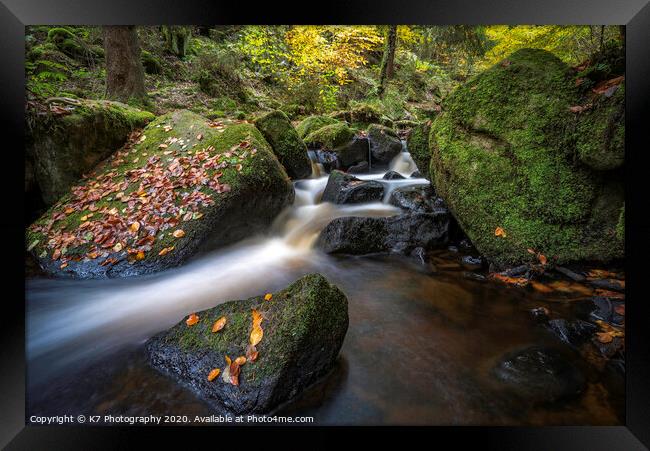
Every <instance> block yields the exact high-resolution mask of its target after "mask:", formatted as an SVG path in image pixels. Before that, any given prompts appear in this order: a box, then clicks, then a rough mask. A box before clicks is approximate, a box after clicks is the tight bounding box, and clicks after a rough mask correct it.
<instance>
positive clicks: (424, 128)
mask: <svg viewBox="0 0 650 451" xmlns="http://www.w3.org/2000/svg"><path fill="white" fill-rule="evenodd" d="M430 132H431V122H424V123H421V124H417V125H416V126H415V127H413V128H412V129H411V131H410V132H409V134H408V138H407V140H406V146H407V148H408V151H409V153H410V154H411V158H412V159H413V161H414V162H415V165H416V166H417V167H418V171H420V174H422V175H423V176H424V177H426V178H428V177H429V164H430V162H431V153H430V151H429V133H430Z"/></svg>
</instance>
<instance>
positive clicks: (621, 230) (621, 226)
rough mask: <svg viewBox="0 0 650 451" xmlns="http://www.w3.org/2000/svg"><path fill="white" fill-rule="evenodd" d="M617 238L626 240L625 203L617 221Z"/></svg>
mask: <svg viewBox="0 0 650 451" xmlns="http://www.w3.org/2000/svg"><path fill="white" fill-rule="evenodd" d="M616 239H618V240H620V241H624V240H625V204H623V206H622V207H621V213H620V214H619V216H618V222H617V223H616Z"/></svg>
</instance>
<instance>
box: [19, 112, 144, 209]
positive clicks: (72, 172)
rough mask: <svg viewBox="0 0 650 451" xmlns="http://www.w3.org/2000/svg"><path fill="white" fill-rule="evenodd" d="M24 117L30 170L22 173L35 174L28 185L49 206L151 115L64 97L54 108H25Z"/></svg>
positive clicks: (30, 175)
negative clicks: (60, 103)
mask: <svg viewBox="0 0 650 451" xmlns="http://www.w3.org/2000/svg"><path fill="white" fill-rule="evenodd" d="M31 113H34V114H31ZM28 119H29V120H28V124H29V126H28V128H27V135H26V159H27V161H28V164H27V167H28V168H31V171H32V172H30V173H28V174H27V177H26V179H28V178H30V177H33V178H34V180H35V183H36V185H37V186H36V185H34V186H33V187H30V188H31V189H34V190H36V189H37V190H38V191H39V192H40V195H41V197H42V200H43V202H44V203H45V205H47V206H50V205H52V204H53V203H54V202H56V201H57V200H58V199H59V198H61V196H63V195H64V194H66V193H67V192H68V190H69V189H70V187H71V186H72V185H73V184H75V183H77V182H78V181H79V180H80V179H81V177H82V175H84V174H85V173H87V172H89V171H91V170H92V169H93V168H94V167H95V165H96V164H97V163H99V162H100V161H102V160H104V159H105V158H106V157H108V156H109V155H110V154H111V153H113V152H114V151H115V150H116V149H118V148H119V147H120V146H122V145H123V144H124V143H125V142H126V140H127V138H128V136H129V133H131V132H132V131H133V130H134V129H136V128H141V127H144V126H145V125H146V124H147V122H149V121H151V120H153V119H154V115H153V114H151V113H149V112H148V111H141V110H138V109H136V108H133V107H130V106H128V105H125V104H123V103H119V102H111V101H107V100H74V99H69V100H65V102H64V103H63V106H60V107H58V110H57V112H56V113H55V112H53V111H51V110H49V109H48V110H46V111H42V112H41V111H33V110H29V111H28ZM26 189H27V187H26Z"/></svg>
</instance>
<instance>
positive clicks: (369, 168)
mask: <svg viewBox="0 0 650 451" xmlns="http://www.w3.org/2000/svg"><path fill="white" fill-rule="evenodd" d="M370 171H372V151H371V150H370V138H368V172H370Z"/></svg>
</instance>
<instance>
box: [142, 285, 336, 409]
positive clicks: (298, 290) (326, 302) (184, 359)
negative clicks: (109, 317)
mask: <svg viewBox="0 0 650 451" xmlns="http://www.w3.org/2000/svg"><path fill="white" fill-rule="evenodd" d="M253 309H255V310H257V311H259V312H260V313H261V314H262V318H263V320H262V323H261V327H262V329H263V338H262V340H261V342H260V343H259V344H257V346H256V348H257V351H258V352H259V357H258V358H257V360H255V361H247V362H246V363H245V364H244V365H243V366H242V367H241V372H240V374H239V385H238V386H235V385H232V384H231V383H229V382H226V381H224V380H223V379H222V374H220V375H219V376H218V377H217V378H216V379H214V380H212V381H208V378H207V377H208V374H209V373H210V371H211V370H212V369H213V368H221V370H222V373H223V371H224V369H225V368H226V363H225V360H224V356H229V357H230V358H231V359H232V360H233V361H234V360H235V359H236V358H237V357H239V356H244V355H245V354H246V350H247V347H248V344H249V336H250V334H251V331H252V314H251V312H252V310H253ZM197 315H198V317H199V322H198V323H197V324H195V325H194V326H191V327H188V326H187V324H186V323H185V319H183V320H182V321H181V322H179V323H178V324H177V325H176V326H174V327H172V328H171V329H170V330H168V331H166V332H163V333H161V334H159V335H157V336H155V337H153V338H151V339H150V340H149V341H148V342H147V344H146V349H147V353H148V355H149V359H150V362H151V364H152V366H153V367H155V368H157V369H159V370H160V371H162V372H164V373H166V374H168V375H170V376H171V377H173V378H174V379H176V380H178V381H179V382H180V383H181V384H183V385H185V386H187V387H189V388H190V389H192V390H194V391H195V392H196V393H197V394H198V395H199V396H200V397H201V398H203V399H204V400H206V401H207V402H208V403H210V404H211V405H212V406H213V407H214V408H215V409H216V410H217V411H219V412H222V413H231V414H264V413H268V412H270V411H272V410H273V409H274V408H275V407H277V406H278V405H279V404H281V403H283V402H286V401H288V400H290V399H291V398H293V397H295V396H296V395H298V394H299V393H300V392H302V391H303V390H304V389H305V388H307V387H308V386H309V385H310V384H312V383H313V382H315V381H317V380H318V379H319V378H320V377H322V376H324V375H325V374H327V373H328V371H329V370H330V369H331V368H332V367H333V365H334V364H335V362H336V359H337V356H338V354H339V351H340V349H341V345H342V344H343V339H344V338H345V334H346V332H347V328H348V302H347V299H346V297H345V295H344V294H343V292H341V290H339V289H338V288H337V287H336V286H334V285H332V284H330V283H329V282H328V281H327V279H325V278H324V277H323V276H321V275H320V274H309V275H306V276H304V277H302V278H301V279H299V280H297V281H296V282H294V283H292V284H291V285H289V286H288V287H287V288H285V289H284V290H281V291H279V292H277V293H273V297H272V298H271V299H270V300H268V301H265V300H264V298H263V296H256V297H252V298H249V299H246V300H241V301H230V302H226V303H224V304H221V305H218V306H216V307H214V308H211V309H209V310H205V311H202V312H198V313H197ZM222 316H225V317H226V325H225V327H224V328H223V329H222V330H221V331H219V332H217V333H213V332H212V331H211V329H212V325H213V324H214V322H215V321H216V320H217V319H218V318H220V317H222Z"/></svg>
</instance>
